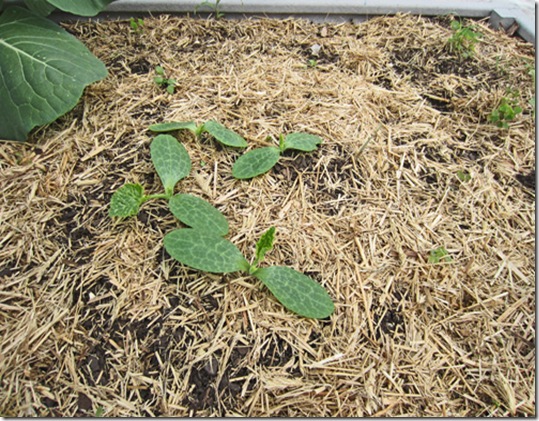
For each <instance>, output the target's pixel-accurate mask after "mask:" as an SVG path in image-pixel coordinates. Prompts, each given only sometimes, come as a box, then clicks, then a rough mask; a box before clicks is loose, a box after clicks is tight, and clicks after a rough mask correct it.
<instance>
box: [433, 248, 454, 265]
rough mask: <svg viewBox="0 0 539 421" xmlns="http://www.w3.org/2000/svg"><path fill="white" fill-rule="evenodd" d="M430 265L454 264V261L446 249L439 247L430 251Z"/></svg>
mask: <svg viewBox="0 0 539 421" xmlns="http://www.w3.org/2000/svg"><path fill="white" fill-rule="evenodd" d="M428 261H429V263H440V262H446V263H449V262H452V261H453V259H452V258H451V256H450V255H449V252H448V251H447V250H446V249H445V247H438V248H435V249H434V250H431V251H430V255H429V260H428Z"/></svg>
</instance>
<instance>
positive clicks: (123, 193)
mask: <svg viewBox="0 0 539 421" xmlns="http://www.w3.org/2000/svg"><path fill="white" fill-rule="evenodd" d="M143 197H144V189H143V188H142V186H141V185H140V184H124V185H123V186H122V187H120V188H119V189H118V190H116V191H115V192H114V194H113V195H112V197H111V199H110V208H109V216H120V217H127V216H133V215H136V214H137V213H138V211H139V208H140V205H141V204H142V202H143Z"/></svg>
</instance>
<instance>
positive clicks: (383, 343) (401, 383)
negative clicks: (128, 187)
mask: <svg viewBox="0 0 539 421" xmlns="http://www.w3.org/2000/svg"><path fill="white" fill-rule="evenodd" d="M450 19H451V18H450V17H444V18H439V19H427V18H422V17H417V16H411V15H398V16H393V17H378V18H374V19H372V20H369V21H367V22H365V23H361V24H357V25H356V24H352V23H347V24H338V25H337V24H330V23H325V24H322V23H319V24H314V23H310V22H307V21H303V20H285V21H277V20H241V21H227V20H218V21H217V20H202V19H200V20H196V19H192V18H172V17H166V16H160V17H157V18H155V19H150V18H146V19H145V20H144V22H145V26H144V30H143V33H142V34H140V35H137V34H133V33H131V32H130V27H129V24H128V22H125V21H124V22H113V23H108V22H102V23H80V24H76V25H66V27H67V28H68V29H69V30H70V31H71V32H72V33H74V34H76V35H77V36H78V37H79V38H80V39H82V40H83V41H84V42H85V43H86V45H88V47H89V48H90V49H91V50H92V51H93V52H94V53H95V54H96V55H97V56H98V57H100V58H101V59H102V60H103V61H104V62H105V63H106V64H107V67H108V69H109V72H110V75H109V77H108V78H107V79H106V80H104V81H101V82H99V83H96V84H94V85H92V86H91V87H89V88H88V89H87V90H86V92H85V95H84V97H83V98H82V99H81V102H80V103H79V105H78V106H77V107H76V108H75V109H74V110H73V111H72V112H70V113H69V114H67V115H66V116H64V117H62V118H61V119H60V120H58V121H57V122H55V123H53V124H51V125H49V126H48V127H46V128H42V129H38V130H36V131H35V132H34V133H33V135H32V137H31V139H30V141H29V142H27V143H13V142H8V143H4V144H3V145H2V148H1V149H0V156H1V161H0V166H1V173H0V185H1V188H2V207H1V210H0V220H1V224H0V239H1V249H0V261H1V264H0V265H1V268H0V276H1V282H0V347H1V353H2V358H1V359H0V380H1V386H0V415H2V416H82V415H95V414H96V413H97V414H99V413H101V411H103V412H104V414H105V415H106V416H158V415H160V416H193V415H196V416H234V415H239V416H289V417H292V416H339V417H348V416H487V415H488V416H507V415H524V416H532V415H535V320H534V314H535V296H534V292H535V285H534V278H535V269H534V267H535V143H534V140H535V127H534V119H533V116H532V108H531V106H530V105H529V104H528V100H529V99H530V98H531V97H532V96H533V95H535V92H534V81H533V80H532V77H531V76H530V74H529V69H530V65H531V66H533V65H534V64H533V59H534V54H535V51H534V49H533V47H532V46H530V45H529V44H526V43H525V42H523V41H522V40H519V39H516V38H512V37H509V36H508V35H506V34H504V33H500V32H495V31H493V30H491V29H489V27H488V25H487V24H486V23H485V22H478V23H476V24H477V25H479V27H480V29H481V32H482V33H483V38H482V39H481V41H480V43H479V44H478V45H477V47H476V54H475V56H474V57H473V58H469V59H461V58H459V57H458V56H457V55H456V54H455V53H453V52H451V51H449V50H448V47H447V40H448V38H449V37H450V36H451V34H452V32H451V29H450V28H449V21H450ZM314 44H318V45H320V46H321V49H320V51H319V53H318V56H316V55H314V53H315V51H313V49H312V48H311V47H312V46H313V45H314ZM315 50H316V48H315ZM309 59H316V60H317V62H316V66H314V67H313V66H309ZM159 64H160V65H162V66H163V67H164V69H165V71H166V72H167V75H168V76H169V77H172V78H175V79H177V80H178V81H179V85H178V87H177V89H176V92H175V93H174V95H169V94H168V93H167V92H166V91H165V90H164V89H162V88H160V87H158V86H156V85H155V84H154V82H153V76H154V67H155V66H156V65H159ZM507 89H513V90H518V92H519V95H520V97H519V98H520V103H521V105H522V107H523V109H524V111H523V113H521V114H519V115H518V116H517V117H516V119H515V120H514V121H512V122H511V124H510V128H509V129H503V128H498V127H497V126H496V125H495V124H493V123H491V122H489V121H488V119H487V117H488V115H489V114H490V112H491V111H492V110H493V109H494V108H495V107H497V106H498V105H499V104H500V101H501V99H502V97H504V96H506V95H507V93H506V92H507ZM210 119H215V120H218V121H220V122H221V123H223V124H225V125H226V126H228V127H229V128H231V129H233V130H235V131H237V132H238V133H240V134H242V135H243V136H244V137H245V138H246V139H247V140H248V142H249V144H250V146H249V148H250V149H251V148H254V147H260V146H264V145H269V144H272V143H273V144H275V142H276V139H277V138H278V135H279V134H280V133H290V132H294V131H306V132H309V133H312V134H316V135H319V136H321V137H322V138H323V139H324V143H323V145H321V147H320V149H319V150H318V151H316V152H314V153H310V154H307V153H291V154H286V156H284V157H282V158H281V160H280V162H279V163H278V165H277V166H276V167H275V168H274V169H273V170H271V171H270V172H269V173H268V174H266V175H264V176H261V177H258V178H256V179H253V180H250V181H239V180H235V179H234V178H233V177H232V176H231V173H230V170H231V165H232V163H233V162H234V160H235V159H236V158H237V157H238V156H239V155H240V154H241V153H242V152H241V151H238V150H233V149H231V148H225V147H221V146H220V145H218V144H216V143H215V142H214V141H213V140H211V139H209V138H203V139H202V140H201V141H197V140H195V139H194V138H193V137H192V136H191V135H189V134H188V133H182V134H178V137H179V139H180V140H181V141H182V142H183V144H184V145H185V146H186V148H187V150H188V151H189V154H190V156H191V159H192V161H193V169H192V171H191V174H190V176H189V177H187V178H186V179H184V180H182V181H181V182H180V183H179V185H178V186H177V190H178V191H181V192H189V193H191V194H195V195H198V196H200V197H202V198H204V199H206V200H208V201H209V202H211V203H212V204H214V205H215V206H216V207H217V208H219V209H220V210H221V211H222V212H223V213H224V214H225V216H226V217H227V219H228V221H229V223H230V226H231V233H230V235H229V237H228V238H229V239H230V240H231V241H232V242H234V243H235V244H236V245H238V247H239V248H240V249H241V250H242V251H243V252H244V254H245V255H246V256H252V254H253V252H254V246H255V243H256V241H257V239H258V238H259V236H260V235H261V233H263V232H264V231H265V230H267V229H268V228H269V227H270V226H272V225H274V226H275V227H276V228H277V239H276V245H275V249H274V250H273V251H272V252H271V253H269V254H268V255H267V263H268V264H280V265H288V266H291V267H293V268H295V269H297V270H299V271H302V272H304V273H307V274H308V275H310V276H311V277H313V278H314V279H316V280H317V281H318V282H320V283H321V284H322V285H324V287H325V288H326V289H327V290H328V291H329V293H330V295H331V296H332V298H333V299H334V301H335V305H336V310H335V313H334V314H333V315H332V316H331V317H330V318H329V319H328V320H310V319H304V318H301V317H298V316H296V315H294V314H292V313H290V312H289V311H287V310H286V309H285V308H283V307H282V306H281V305H280V304H279V303H278V302H277V301H276V300H275V299H274V298H273V296H272V295H271V294H270V293H269V292H268V291H267V290H266V289H265V288H264V287H263V286H262V285H261V283H260V282H258V281H256V280H255V279H253V278H249V277H243V276H239V275H237V274H230V275H226V276H221V275H208V274H205V273H202V272H199V271H196V270H191V269H189V268H186V267H183V266H182V265H180V264H179V263H177V262H175V261H174V260H172V259H171V258H170V256H168V255H167V253H166V252H165V251H164V248H163V244H162V238H163V236H164V235H165V234H166V233H167V232H168V231H170V230H172V229H174V228H176V227H179V226H180V223H179V222H178V221H176V220H175V219H174V217H173V216H172V215H171V214H170V213H169V211H168V210H167V207H166V203H164V202H163V201H153V202H148V203H147V204H145V205H144V207H143V209H142V211H141V212H140V214H139V215H138V216H137V217H133V218H131V219H127V220H112V219H111V218H109V216H108V214H107V212H108V206H109V201H110V197H111V195H112V193H113V192H114V191H115V190H116V189H117V188H118V187H120V186H121V185H123V184H124V183H126V182H139V183H142V184H143V185H144V186H145V189H146V191H147V192H150V193H157V192H160V191H161V185H160V181H159V179H158V177H157V176H156V174H155V171H154V169H153V167H152V164H151V161H150V154H149V145H150V143H151V140H152V134H151V133H150V132H149V131H148V130H147V128H148V126H149V125H150V124H153V123H159V122H164V121H170V120H194V121H196V122H197V123H199V124H200V123H202V122H204V121H206V120H210ZM267 136H272V137H273V139H274V140H271V139H269V140H268V139H267ZM459 171H463V172H465V173H466V174H469V175H470V176H471V179H470V180H469V181H461V180H460V179H459V177H458V175H457V174H458V172H459ZM461 175H462V174H461ZM438 247H444V248H445V249H446V250H447V251H448V253H449V255H450V256H451V258H452V260H451V261H442V262H440V263H437V264H436V263H430V262H429V261H428V258H429V253H430V251H431V250H434V249H436V248H438Z"/></svg>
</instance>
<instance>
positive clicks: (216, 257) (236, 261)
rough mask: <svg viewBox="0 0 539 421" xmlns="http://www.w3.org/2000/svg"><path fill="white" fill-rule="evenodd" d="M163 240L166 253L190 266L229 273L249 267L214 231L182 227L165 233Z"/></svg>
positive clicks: (229, 243) (230, 244)
mask: <svg viewBox="0 0 539 421" xmlns="http://www.w3.org/2000/svg"><path fill="white" fill-rule="evenodd" d="M164 243H165V250H166V251H167V252H168V254H170V255H171V256H172V257H173V258H174V259H176V260H177V261H178V262H180V263H183V264H184V265H187V266H190V267H192V268H194V269H198V270H203V271H205V272H213V273H229V272H237V271H246V270H248V268H249V263H248V262H247V261H246V260H245V257H243V255H242V254H241V252H240V251H239V250H238V248H237V247H236V246H235V245H234V244H232V243H231V242H230V241H228V240H225V239H224V238H223V237H221V236H219V235H217V234H208V233H205V232H203V231H199V230H197V229H193V228H182V229H178V230H174V231H171V232H169V233H168V234H167V235H165V238H164Z"/></svg>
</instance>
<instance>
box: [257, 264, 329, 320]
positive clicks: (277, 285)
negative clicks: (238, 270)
mask: <svg viewBox="0 0 539 421" xmlns="http://www.w3.org/2000/svg"><path fill="white" fill-rule="evenodd" d="M253 275H254V276H255V277H256V278H258V279H260V280H261V281H262V282H263V283H264V285H265V286H266V287H267V288H268V289H269V290H270V291H271V292H272V294H273V295H275V298H277V300H279V302H280V303H281V304H282V305H284V306H285V307H286V308H287V309H289V310H291V311H293V312H294V313H297V314H299V315H300V316H304V317H311V318H313V319H324V318H326V317H328V316H329V315H330V314H331V313H333V311H334V310H335V306H334V304H333V301H332V300H331V298H330V296H329V294H328V293H327V291H326V290H325V289H324V288H323V287H322V286H321V285H320V284H319V283H317V282H316V281H315V280H313V279H311V278H309V277H308V276H307V275H304V274H303V273H301V272H298V271H296V270H294V269H292V268H289V267H285V266H271V267H268V268H261V269H258V270H257V271H256V272H254V274H253Z"/></svg>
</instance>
